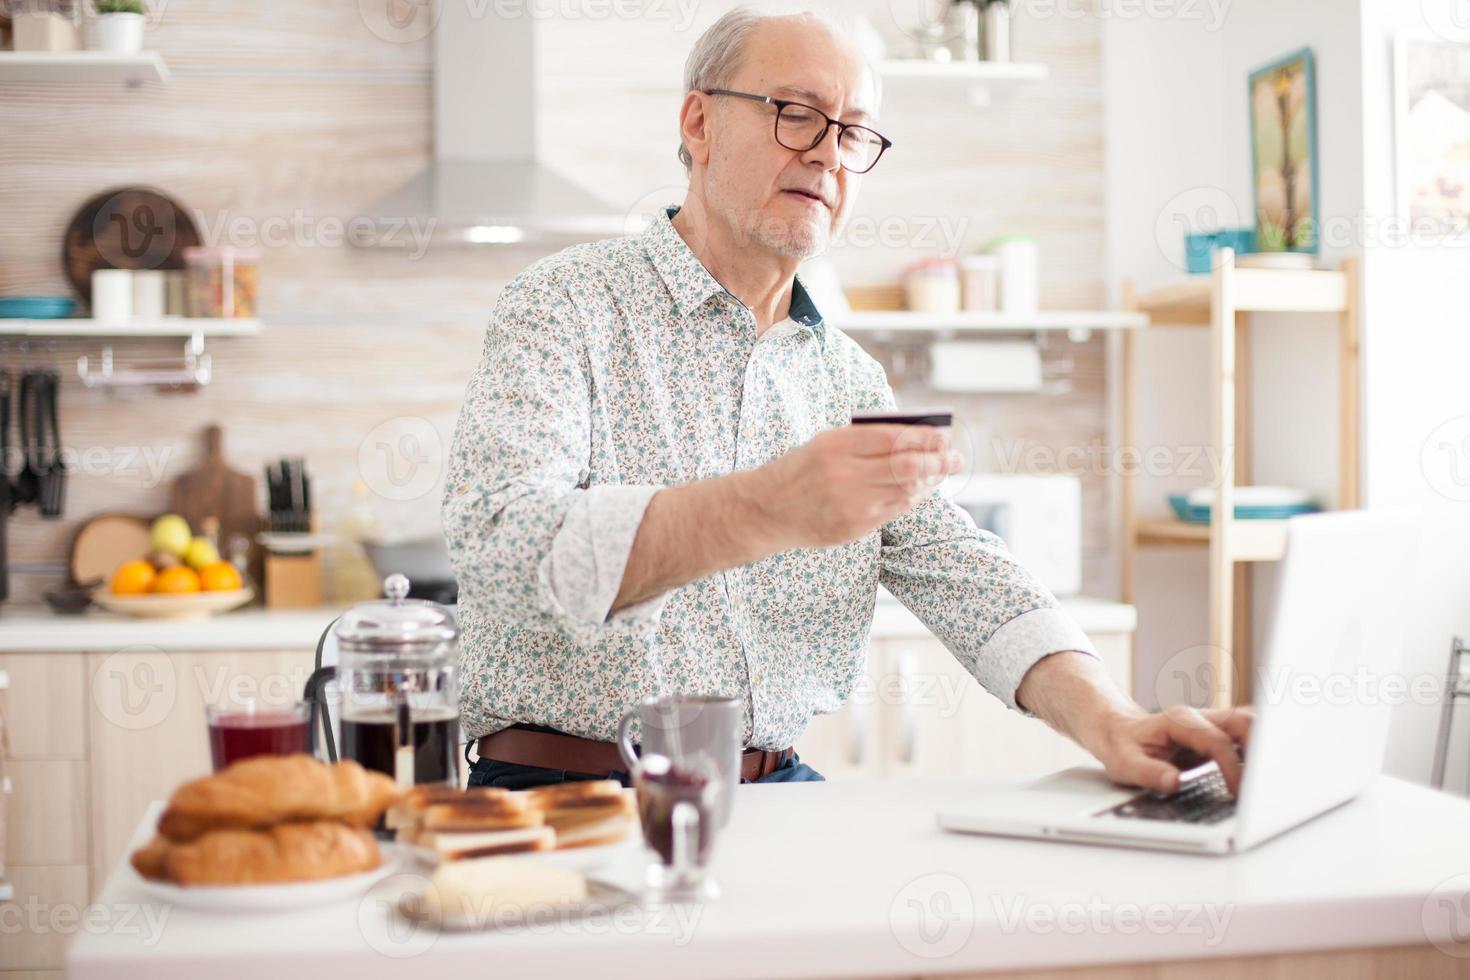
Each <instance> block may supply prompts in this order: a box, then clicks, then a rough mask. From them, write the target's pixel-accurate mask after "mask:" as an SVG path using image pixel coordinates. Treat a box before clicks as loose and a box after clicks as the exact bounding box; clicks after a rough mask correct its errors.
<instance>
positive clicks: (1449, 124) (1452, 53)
mask: <svg viewBox="0 0 1470 980" xmlns="http://www.w3.org/2000/svg"><path fill="white" fill-rule="evenodd" d="M1394 106H1395V111H1394V158H1395V164H1396V173H1395V175H1394V176H1395V184H1396V188H1397V195H1396V196H1397V203H1398V216H1399V218H1401V219H1404V220H1405V221H1406V222H1407V225H1408V228H1409V229H1410V231H1411V234H1413V236H1414V237H1415V239H1416V240H1421V241H1422V240H1424V239H1426V238H1428V239H1430V240H1440V241H1444V240H1448V239H1456V240H1458V241H1460V242H1462V243H1463V242H1465V241H1467V240H1470V43H1465V42H1460V41H1447V40H1445V39H1443V38H1440V37H1435V36H1419V35H1408V34H1401V35H1399V36H1398V37H1396V38H1395V39H1394Z"/></svg>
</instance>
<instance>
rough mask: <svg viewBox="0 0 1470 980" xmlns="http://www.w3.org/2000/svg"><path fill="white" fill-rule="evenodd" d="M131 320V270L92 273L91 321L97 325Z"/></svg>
mask: <svg viewBox="0 0 1470 980" xmlns="http://www.w3.org/2000/svg"><path fill="white" fill-rule="evenodd" d="M132 318H133V272H132V270H131V269H94V270H93V271H92V319H94V320H96V321H98V322H99V323H127V322H128V321H129V320H131V319H132Z"/></svg>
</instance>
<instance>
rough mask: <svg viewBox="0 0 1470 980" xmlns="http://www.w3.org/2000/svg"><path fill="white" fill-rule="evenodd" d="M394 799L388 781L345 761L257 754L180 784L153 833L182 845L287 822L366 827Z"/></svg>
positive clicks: (395, 793) (395, 795)
mask: <svg viewBox="0 0 1470 980" xmlns="http://www.w3.org/2000/svg"><path fill="white" fill-rule="evenodd" d="M398 796H399V790H398V787H397V786H396V785H395V784H394V783H393V780H391V779H389V778H388V777H387V776H384V775H383V774H381V773H377V772H369V771H368V770H366V769H364V768H363V767H362V766H360V765H358V764H357V763H356V762H353V761H352V760H350V759H344V760H343V761H341V762H338V763H337V764H336V765H331V766H329V765H327V764H325V763H322V762H318V761H317V760H316V759H314V758H312V757H311V756H309V755H288V756H257V757H255V758H252V759H245V760H244V761H241V762H237V763H235V764H234V765H233V766H230V768H228V769H226V770H225V771H224V772H220V773H216V774H214V775H213V776H205V777H204V778H202V779H196V780H193V781H192V782H188V783H185V784H184V785H183V786H180V787H179V788H178V789H177V790H176V791H175V792H174V795H173V798H172V799H170V800H169V805H168V809H166V810H165V811H164V813H163V817H162V818H160V819H159V821H158V832H159V833H160V834H162V835H163V836H164V837H166V838H168V839H169V840H171V841H174V842H184V841H191V840H194V839H196V838H198V837H200V836H201V835H203V834H205V833H208V832H209V831H211V830H219V829H224V828H236V829H248V828H259V827H269V826H271V825H272V824H277V823H282V822H285V821H290V820H339V821H342V822H343V823H346V824H348V825H350V826H352V827H371V826H372V825H373V824H374V823H376V822H377V820H378V817H379V816H381V815H382V813H383V811H384V810H385V809H386V808H387V807H388V806H389V805H390V804H391V803H392V802H393V801H394V800H396V799H397V798H398Z"/></svg>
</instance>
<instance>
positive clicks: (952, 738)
mask: <svg viewBox="0 0 1470 980" xmlns="http://www.w3.org/2000/svg"><path fill="white" fill-rule="evenodd" d="M1093 642H1094V644H1095V645H1096V646H1097V648H1098V652H1099V654H1101V655H1102V656H1103V658H1104V660H1105V662H1107V664H1108V669H1109V673H1111V674H1112V675H1113V677H1114V679H1115V680H1118V681H1120V682H1121V683H1122V685H1123V689H1124V690H1127V689H1128V687H1127V682H1126V678H1127V677H1128V676H1129V675H1130V673H1131V671H1132V664H1131V650H1132V643H1131V640H1130V637H1129V635H1127V634H1115V635H1109V636H1107V637H1099V638H1094V641H1093ZM888 643H889V645H890V647H891V649H890V651H889V657H888V663H889V667H888V669H889V671H890V672H891V674H892V676H893V677H894V678H895V681H896V684H895V686H896V688H897V689H898V690H899V691H901V692H903V696H902V698H901V699H898V700H897V701H896V703H894V704H893V705H892V707H891V708H890V710H889V711H888V713H887V714H886V715H885V718H886V719H887V720H888V728H887V732H886V737H885V743H886V746H887V751H886V755H885V758H886V759H887V766H886V769H885V774H886V775H890V776H896V777H902V776H936V777H965V776H1000V777H1004V778H1007V779H1029V778H1035V777H1039V776H1044V775H1046V774H1047V773H1051V772H1055V771H1057V770H1058V769H1065V768H1067V767H1069V766H1075V765H1080V764H1082V763H1085V762H1088V761H1089V760H1090V759H1091V756H1089V755H1088V753H1087V752H1085V751H1084V750H1083V749H1082V748H1081V747H1079V746H1078V745H1077V744H1076V743H1074V742H1073V741H1072V740H1071V739H1069V738H1067V737H1066V736H1064V735H1061V734H1059V733H1057V732H1055V731H1053V730H1052V729H1051V728H1049V727H1048V726H1047V725H1046V724H1045V723H1044V722H1042V721H1040V720H1039V719H1036V718H1028V717H1026V716H1024V715H1022V714H1021V713H1020V712H1018V711H1012V710H1011V709H1009V708H1007V707H1006V706H1005V705H1003V704H1002V703H1001V702H1000V701H999V700H998V699H997V698H995V697H992V696H991V695H990V693H989V692H987V691H986V690H985V689H984V688H982V687H981V686H980V685H979V683H978V682H976V681H975V679H974V678H973V677H971V676H970V674H969V673H968V672H967V671H966V670H965V669H964V668H963V667H961V666H960V664H959V661H957V660H955V658H954V656H953V655H952V654H951V653H950V652H949V651H948V650H947V649H945V647H944V645H943V644H942V643H940V642H939V640H938V639H935V638H934V637H924V638H916V639H912V640H901V641H888Z"/></svg>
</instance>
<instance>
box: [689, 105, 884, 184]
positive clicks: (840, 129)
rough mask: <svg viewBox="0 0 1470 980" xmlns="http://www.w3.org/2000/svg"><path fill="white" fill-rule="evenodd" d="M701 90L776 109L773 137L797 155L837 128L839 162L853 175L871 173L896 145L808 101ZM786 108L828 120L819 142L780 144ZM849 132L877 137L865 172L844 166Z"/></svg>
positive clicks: (881, 135) (814, 147)
mask: <svg viewBox="0 0 1470 980" xmlns="http://www.w3.org/2000/svg"><path fill="white" fill-rule="evenodd" d="M700 91H701V92H703V93H704V94H705V95H728V96H731V97H733V98H737V99H749V100H750V101H752V102H764V103H765V104H766V105H773V106H775V107H776V121H775V123H774V124H773V125H772V127H771V134H772V135H773V136H775V137H776V142H777V143H778V144H780V145H781V146H784V147H786V149H788V150H795V151H796V152H798V153H807V152H809V151H811V150H814V149H816V147H817V145H818V144H819V143H821V142H822V140H824V139H826V138H827V131H828V130H830V129H831V128H832V127H833V126H836V127H837V146H838V151H837V155H838V163H839V164H841V166H842V169H843V170H846V171H848V172H850V173H855V174H865V173H867V172H868V171H869V170H872V169H873V168H874V167H876V166H878V161H879V160H881V159H883V154H884V153H886V152H887V151H888V148H889V147H891V146H892V145H893V140H891V139H889V138H888V137H887V136H884V135H883V134H882V133H880V132H878V131H877V130H876V129H873V128H872V127H871V126H863V125H859V124H858V123H845V122H843V121H842V120H840V119H833V118H832V117H831V116H829V115H827V114H826V113H825V112H823V111H822V110H821V109H818V108H817V107H816V106H814V105H809V104H807V103H805V102H797V101H795V100H794V99H775V98H772V97H771V96H769V95H756V94H755V93H754V92H736V91H734V90H733V89H728V88H706V89H700ZM787 106H796V107H797V108H800V109H809V110H811V111H812V112H815V113H816V114H817V115H819V116H821V117H822V118H823V119H825V120H827V125H825V126H823V127H822V131H821V132H820V133H818V134H817V138H816V139H814V140H812V142H811V145H810V146H789V145H787V144H786V143H782V142H781V113H782V112H784V111H785V110H786V107H787ZM849 129H861V130H862V131H863V132H865V133H872V134H873V135H874V136H876V137H878V144H879V145H878V155H877V156H875V157H873V162H872V163H870V164H868V165H867V167H865V168H864V169H862V170H854V169H853V168H852V167H849V166H848V165H847V164H845V163H842V149H841V147H842V134H843V133H845V132H847V131H848V130H849Z"/></svg>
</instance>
